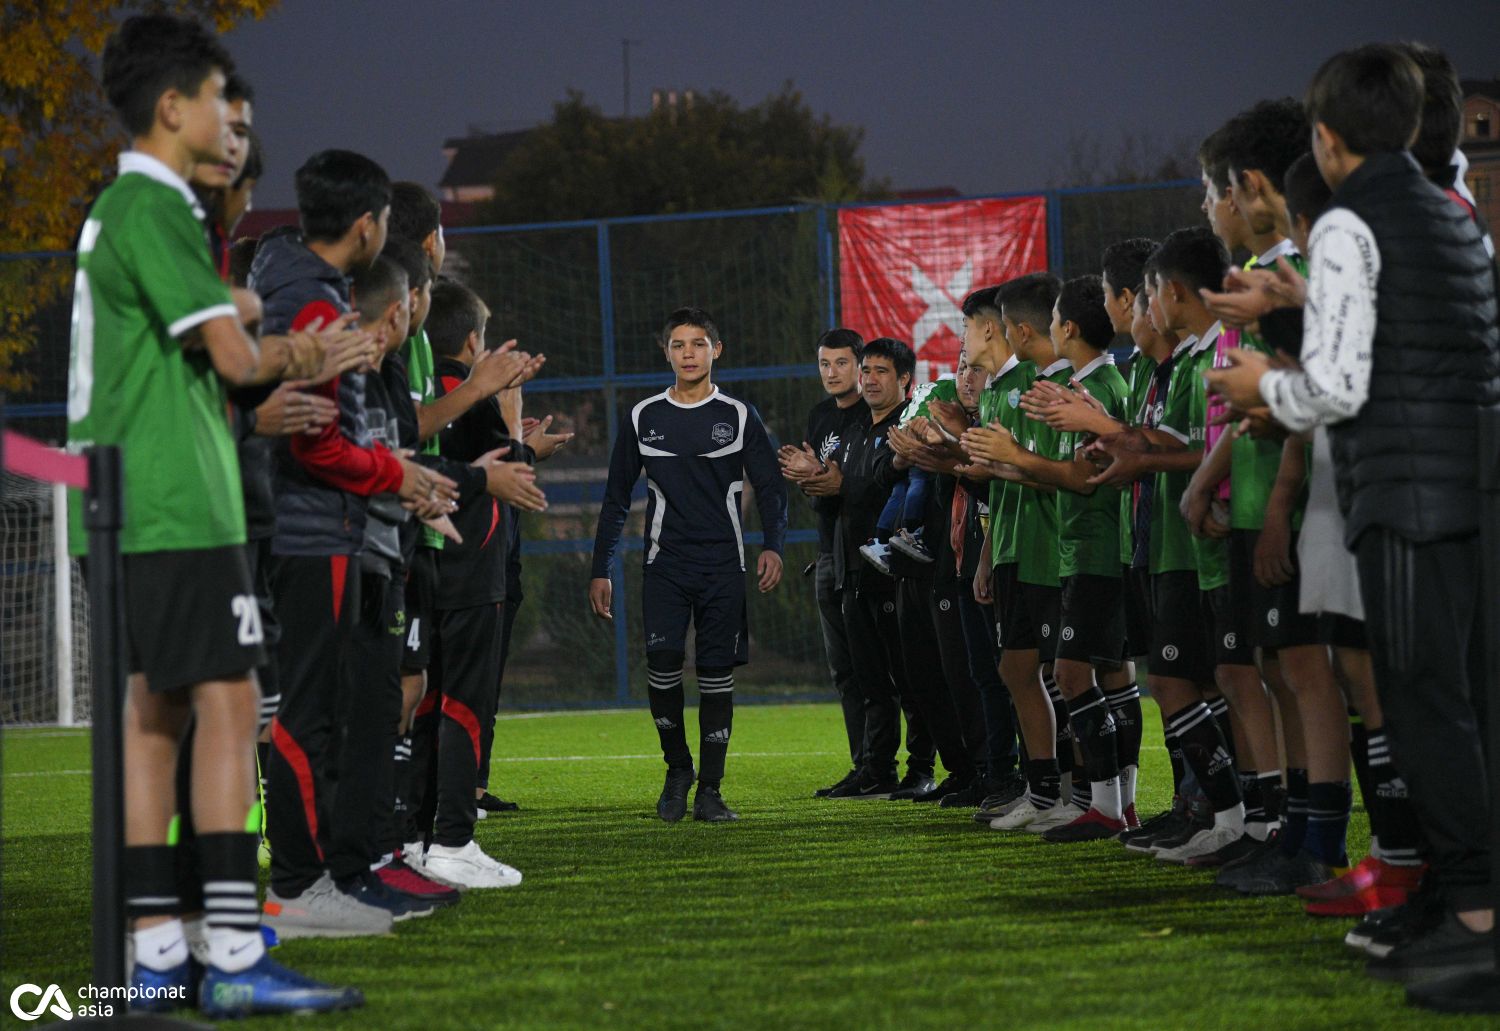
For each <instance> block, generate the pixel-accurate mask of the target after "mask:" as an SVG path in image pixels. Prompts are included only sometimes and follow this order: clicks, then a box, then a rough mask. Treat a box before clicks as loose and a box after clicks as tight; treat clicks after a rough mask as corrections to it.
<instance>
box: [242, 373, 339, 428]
mask: <svg viewBox="0 0 1500 1031" xmlns="http://www.w3.org/2000/svg"><path fill="white" fill-rule="evenodd" d="M306 386H307V383H306V382H304V381H300V380H287V381H286V382H284V383H282V384H281V385H280V386H279V387H277V388H276V389H275V390H274V391H273V392H272V393H271V396H270V397H268V398H266V399H265V400H264V401H263V402H261V404H260V407H258V408H256V409H255V433H256V435H257V436H261V437H290V436H293V435H295V434H298V433H309V434H316V433H317V432H318V431H319V430H321V429H322V428H323V427H324V426H327V425H328V424H329V423H331V422H333V420H335V419H337V418H338V415H339V407H338V405H336V404H334V403H333V402H332V401H330V400H329V399H328V398H326V397H321V396H319V395H318V394H309V393H305V392H304V391H303V389H302V388H304V387H306Z"/></svg>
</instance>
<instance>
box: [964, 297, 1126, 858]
mask: <svg viewBox="0 0 1500 1031" xmlns="http://www.w3.org/2000/svg"><path fill="white" fill-rule="evenodd" d="M1048 335H1049V339H1050V340H1051V344H1052V350H1053V353H1054V354H1055V355H1056V357H1057V358H1058V359H1059V360H1064V359H1065V360H1067V361H1068V362H1069V364H1070V368H1071V370H1072V373H1071V375H1070V376H1069V381H1070V382H1072V383H1074V384H1076V385H1077V389H1079V390H1082V391H1087V392H1088V394H1089V395H1090V396H1091V397H1092V398H1093V399H1094V400H1095V401H1096V402H1097V403H1098V404H1099V405H1100V407H1101V408H1102V413H1103V414H1104V415H1105V416H1107V417H1108V418H1110V419H1114V420H1120V419H1123V418H1124V417H1125V403H1126V386H1125V380H1124V378H1123V377H1122V376H1121V375H1120V373H1119V371H1118V370H1116V369H1115V367H1114V359H1113V358H1112V357H1111V356H1110V354H1109V352H1108V350H1107V348H1108V347H1109V344H1110V342H1111V340H1113V338H1114V325H1113V323H1112V321H1111V319H1110V316H1109V312H1108V311H1107V310H1106V308H1105V304H1104V290H1103V285H1102V282H1101V280H1100V278H1099V277H1098V276H1080V277H1079V278H1077V279H1072V280H1069V281H1068V282H1067V283H1064V284H1063V287H1062V289H1061V290H1060V291H1059V293H1058V297H1057V302H1056V303H1055V305H1054V306H1053V312H1052V320H1051V324H1050V326H1049V330H1048ZM1043 425H1045V424H1043ZM1048 429H1049V430H1050V429H1051V427H1048ZM974 438H975V440H976V441H983V442H984V444H985V447H984V448H983V449H982V450H981V452H980V453H981V454H983V456H984V457H985V458H987V459H989V460H990V461H992V462H998V463H1002V464H1005V465H1011V466H1014V467H1015V469H1016V475H1017V478H1018V479H1022V480H1026V481H1031V482H1034V483H1039V484H1044V485H1048V486H1051V487H1053V488H1054V489H1055V490H1056V491H1057V508H1058V552H1059V560H1058V576H1059V580H1060V583H1061V586H1062V600H1061V610H1060V617H1059V621H1058V622H1059V627H1060V629H1059V631H1058V637H1057V644H1056V646H1055V651H1056V660H1055V666H1054V669H1055V676H1056V679H1057V686H1058V689H1059V690H1060V691H1061V693H1062V696H1063V699H1064V701H1065V702H1066V703H1067V707H1068V721H1069V724H1070V727H1071V729H1072V732H1073V734H1072V736H1073V740H1074V741H1076V742H1077V743H1078V747H1079V750H1080V751H1081V753H1082V758H1083V762H1084V767H1085V771H1086V776H1087V778H1088V780H1089V787H1090V790H1089V793H1088V794H1089V799H1090V803H1091V804H1090V805H1089V807H1088V808H1087V809H1086V810H1085V809H1084V808H1083V806H1081V805H1080V806H1079V809H1080V810H1081V812H1080V814H1079V815H1078V816H1077V817H1076V818H1075V819H1074V820H1072V821H1071V822H1069V823H1066V824H1059V825H1054V826H1051V827H1049V828H1048V829H1046V830H1045V831H1044V832H1043V837H1044V838H1045V839H1046V840H1048V841H1054V842H1072V841H1092V840H1098V839H1100V838H1112V837H1114V836H1115V835H1117V834H1119V833H1120V832H1121V831H1122V830H1125V829H1126V826H1127V823H1126V815H1127V813H1126V806H1129V810H1130V815H1131V816H1132V817H1133V815H1134V799H1133V797H1129V798H1127V797H1126V796H1129V795H1130V794H1131V792H1130V790H1129V788H1128V787H1126V786H1125V785H1123V784H1122V783H1121V772H1122V770H1123V769H1124V768H1125V767H1126V766H1127V765H1128V766H1130V767H1134V766H1135V765H1137V763H1138V761H1139V752H1140V740H1139V730H1138V729H1137V730H1136V731H1135V739H1134V741H1133V747H1130V748H1127V749H1125V750H1124V752H1122V750H1121V749H1120V748H1119V743H1118V741H1117V735H1116V725H1115V720H1114V718H1113V716H1112V715H1111V713H1110V705H1109V702H1108V701H1107V700H1106V698H1105V695H1104V692H1103V689H1102V688H1103V685H1104V683H1105V681H1106V678H1108V677H1109V676H1110V675H1115V676H1118V675H1119V674H1120V672H1121V665H1122V663H1123V661H1124V658H1125V595H1124V582H1123V579H1122V577H1121V567H1120V525H1119V520H1120V501H1119V493H1118V488H1115V487H1103V488H1096V487H1095V486H1094V485H1093V484H1090V483H1089V482H1088V481H1089V479H1090V477H1091V476H1092V474H1093V472H1094V467H1093V466H1092V465H1090V464H1088V463H1086V462H1083V461H1081V460H1080V459H1081V456H1082V451H1083V448H1084V446H1085V445H1086V444H1087V443H1088V440H1089V438H1088V437H1087V436H1086V435H1085V434H1083V433H1077V432H1064V433H1061V434H1060V435H1059V438H1058V443H1057V447H1056V449H1055V452H1054V453H1055V455H1056V457H1053V455H1052V454H1046V453H1043V452H1042V450H1041V449H1040V448H1039V449H1038V451H1037V452H1035V453H1033V452H1031V451H1029V450H1027V449H1025V448H1023V447H1021V445H1020V444H1019V443H1018V442H1017V441H1016V440H1015V439H1014V438H1012V437H1010V436H1009V435H1008V434H1005V433H994V432H985V433H981V432H978V431H976V432H975V434H974ZM1033 439H1037V437H1036V436H1033ZM1096 676H1097V681H1098V682H1097V683H1096ZM1110 686H1115V685H1110ZM1139 706H1140V703H1139V701H1136V703H1135V707H1136V709H1137V710H1139ZM1132 723H1133V725H1134V726H1135V727H1136V728H1139V726H1140V720H1139V718H1138V717H1137V718H1136V719H1134V720H1133V721H1132ZM1128 753H1134V754H1128ZM1122 788H1123V789H1124V790H1122Z"/></svg>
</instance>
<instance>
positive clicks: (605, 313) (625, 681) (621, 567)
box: [596, 222, 630, 705]
mask: <svg viewBox="0 0 1500 1031" xmlns="http://www.w3.org/2000/svg"><path fill="white" fill-rule="evenodd" d="M596 225H597V232H598V234H599V326H600V338H601V339H600V344H601V348H602V352H601V354H600V358H601V359H602V361H601V364H602V365H603V366H604V417H605V420H606V422H607V423H608V425H609V449H610V452H611V453H613V451H614V447H615V437H616V436H617V435H618V431H619V425H620V417H619V409H620V404H619V398H618V397H617V396H616V388H615V290H614V278H613V276H612V275H611V272H610V260H609V223H607V222H599V223H597V224H596ZM610 581H611V583H613V584H614V631H615V701H616V702H617V703H619V704H621V705H626V704H628V703H629V702H630V653H629V650H628V648H627V644H628V640H629V639H628V637H627V633H628V631H627V629H626V625H625V624H626V622H627V620H626V616H625V556H624V552H623V550H622V551H621V552H620V555H619V561H617V562H616V563H615V568H614V569H613V570H611V571H610Z"/></svg>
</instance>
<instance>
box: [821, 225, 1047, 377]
mask: <svg viewBox="0 0 1500 1031" xmlns="http://www.w3.org/2000/svg"><path fill="white" fill-rule="evenodd" d="M1046 269H1047V201H1046V198H1045V197H1041V196H1035V197H1005V198H999V199H991V200H962V201H949V202H941V203H936V204H889V205H880V206H876V207H868V208H843V209H841V210H840V211H839V290H840V309H841V318H840V320H839V321H840V324H841V325H844V326H847V327H849V328H850V329H853V330H855V331H857V332H858V333H859V334H860V335H861V336H863V337H864V338H865V339H866V340H871V339H873V338H875V337H883V336H885V337H895V338H896V339H897V340H904V341H906V342H907V343H909V344H911V346H912V350H914V351H916V353H917V363H918V364H917V380H918V381H919V382H921V381H925V380H929V379H936V378H937V377H938V376H939V375H941V374H942V373H944V372H952V371H953V370H954V369H955V368H956V366H957V364H958V351H959V347H960V338H961V336H962V334H963V307H962V306H963V301H964V297H965V296H967V295H968V294H969V293H970V292H971V291H973V290H976V289H978V288H979V287H981V286H994V285H996V284H998V283H1002V282H1004V281H1005V280H1007V279H1012V278H1014V277H1016V276H1021V275H1025V274H1026V273H1028V272H1045V271H1046Z"/></svg>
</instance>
